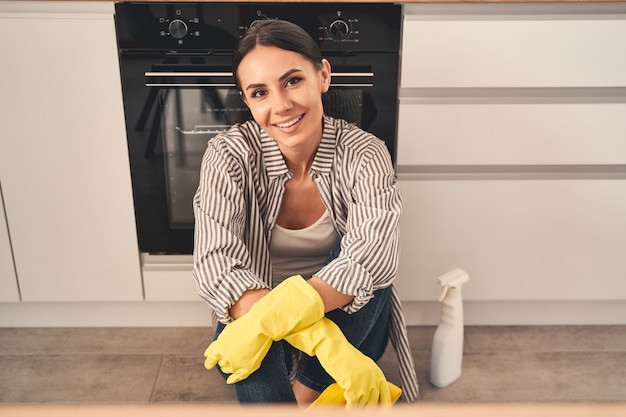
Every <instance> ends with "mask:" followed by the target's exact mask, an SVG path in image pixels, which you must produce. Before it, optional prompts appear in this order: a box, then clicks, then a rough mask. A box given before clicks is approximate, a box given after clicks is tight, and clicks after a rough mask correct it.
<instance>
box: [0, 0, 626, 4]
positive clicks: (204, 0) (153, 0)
mask: <svg viewBox="0 0 626 417" xmlns="http://www.w3.org/2000/svg"><path fill="white" fill-rule="evenodd" d="M2 1H5V0H0V2H2ZM23 1H43V2H60V1H63V2H79V1H81V2H115V3H129V2H137V1H141V2H146V3H221V2H226V3H263V2H264V1H254V0H215V1H211V0H209V1H207V0H117V1H116V0H23ZM265 2H272V3H311V2H320V3H398V4H412V3H624V2H625V0H521V1H520V0H403V1H392V0H266V1H265Z"/></svg>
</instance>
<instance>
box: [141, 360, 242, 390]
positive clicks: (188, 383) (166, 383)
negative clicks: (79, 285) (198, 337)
mask: <svg viewBox="0 0 626 417" xmlns="http://www.w3.org/2000/svg"><path fill="white" fill-rule="evenodd" d="M152 401H153V402H173V401H174V402H177V401H194V402H195V401H212V402H236V397H235V392H234V389H233V387H232V386H230V385H227V384H226V381H225V380H224V378H222V377H221V375H220V374H219V373H218V372H217V370H215V369H212V370H210V371H208V370H206V369H205V368H204V358H203V356H202V355H196V356H181V355H176V356H174V355H167V356H165V358H164V360H163V365H162V367H161V372H160V373H159V377H158V380H157V383H156V385H155V388H154V392H153V394H152Z"/></svg>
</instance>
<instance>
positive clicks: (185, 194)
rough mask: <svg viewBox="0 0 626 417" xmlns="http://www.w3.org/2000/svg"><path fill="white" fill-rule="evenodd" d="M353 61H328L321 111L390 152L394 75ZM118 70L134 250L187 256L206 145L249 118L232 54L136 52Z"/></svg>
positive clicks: (392, 147)
mask: <svg viewBox="0 0 626 417" xmlns="http://www.w3.org/2000/svg"><path fill="white" fill-rule="evenodd" d="M368 55H370V58H372V57H371V55H372V54H368ZM355 58H356V57H355V56H351V57H346V56H340V57H330V58H329V61H330V62H331V66H332V78H331V88H330V90H329V92H328V93H326V94H324V96H323V102H324V109H325V112H326V114H329V115H331V116H334V117H338V118H344V119H346V120H348V121H350V122H353V123H355V124H357V125H359V126H361V127H363V128H365V129H366V130H370V131H372V132H373V133H375V134H376V135H378V136H379V137H381V139H384V140H385V141H386V142H387V145H388V147H389V148H390V151H391V153H392V154H393V153H394V150H395V128H396V125H395V120H396V114H397V94H396V92H397V90H394V89H397V73H394V72H393V71H391V74H386V75H385V74H381V75H379V74H377V73H376V68H374V67H373V66H372V60H371V59H370V58H367V57H362V59H361V61H362V62H357V61H358V60H355ZM386 59H388V57H387V58H386ZM209 60H210V61H211V62H208V61H209ZM383 62H385V61H383ZM387 64H389V62H388V61H387ZM387 66H388V65H385V67H387ZM121 67H122V84H123V92H124V103H125V110H126V117H127V120H126V123H127V134H128V142H129V154H130V163H131V172H132V180H133V195H134V202H135V214H136V222H137V230H138V239H139V247H140V251H141V252H147V253H153V254H190V253H192V251H193V224H194V218H193V210H192V198H193V195H194V193H195V191H196V188H197V186H198V182H199V178H200V164H201V161H202V155H203V153H204V150H205V149H206V144H207V141H208V140H209V139H211V138H212V137H213V136H215V135H216V134H217V133H219V132H222V131H224V130H226V129H228V128H229V127H230V126H232V125H233V124H235V123H238V122H243V121H245V120H248V119H249V118H251V115H250V113H249V111H248V109H247V107H246V106H245V105H244V103H243V102H242V100H241V98H240V96H239V92H238V91H237V90H236V88H235V85H234V81H233V77H232V73H231V72H230V56H223V57H220V56H212V57H210V58H209V57H206V56H202V57H200V56H179V55H176V56H169V57H165V58H163V57H162V56H156V54H155V55H150V54H135V55H132V56H122V59H121ZM396 68H397V67H396ZM138 77H141V78H142V80H141V81H140V82H138V81H139V80H138V79H137V78H138ZM387 77H390V78H391V79H387Z"/></svg>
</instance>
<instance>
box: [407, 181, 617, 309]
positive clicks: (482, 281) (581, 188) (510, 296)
mask: <svg viewBox="0 0 626 417" xmlns="http://www.w3.org/2000/svg"><path fill="white" fill-rule="evenodd" d="M400 186H401V189H402V193H403V198H404V210H403V214H402V218H401V221H400V242H401V246H400V265H399V271H398V277H397V285H398V290H399V292H400V294H402V297H403V299H404V300H435V299H437V296H438V294H439V290H440V288H439V287H438V285H437V282H436V277H438V276H439V275H441V274H443V273H445V272H447V271H450V270H452V269H454V268H462V269H464V270H466V271H467V272H468V273H469V275H470V277H471V281H470V282H469V283H468V284H467V285H465V286H464V287H463V296H464V298H465V299H467V300H481V301H482V300H487V301H496V300H499V301H506V300H544V301H550V300H625V299H626V279H624V278H625V272H624V271H626V258H625V257H624V254H625V253H626V216H624V213H626V179H613V180H609V179H606V180H591V179H590V180H574V179H572V180H552V179H544V180H524V179H519V180H493V181H490V180H483V181H476V180H472V179H467V180H462V179H460V180H442V179H440V180H433V181H431V180H423V179H419V178H418V177H417V176H413V177H407V176H402V175H401V176H400Z"/></svg>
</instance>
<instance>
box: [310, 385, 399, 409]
mask: <svg viewBox="0 0 626 417" xmlns="http://www.w3.org/2000/svg"><path fill="white" fill-rule="evenodd" d="M387 385H388V386H389V392H390V393H391V404H389V406H391V405H393V404H395V403H396V402H397V401H398V399H399V398H400V395H402V390H401V389H400V388H399V387H397V386H395V385H394V384H392V383H391V382H387ZM345 404H346V399H345V398H344V396H343V389H342V388H341V387H340V386H339V384H337V383H336V382H335V383H334V384H330V385H329V386H328V387H327V388H326V389H325V390H324V391H323V392H322V393H321V394H320V396H319V397H317V400H315V401H313V403H312V404H311V405H310V406H309V407H308V408H309V409H310V408H317V407H330V406H339V405H342V406H343V405H345ZM383 406H387V404H385V405H383Z"/></svg>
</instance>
